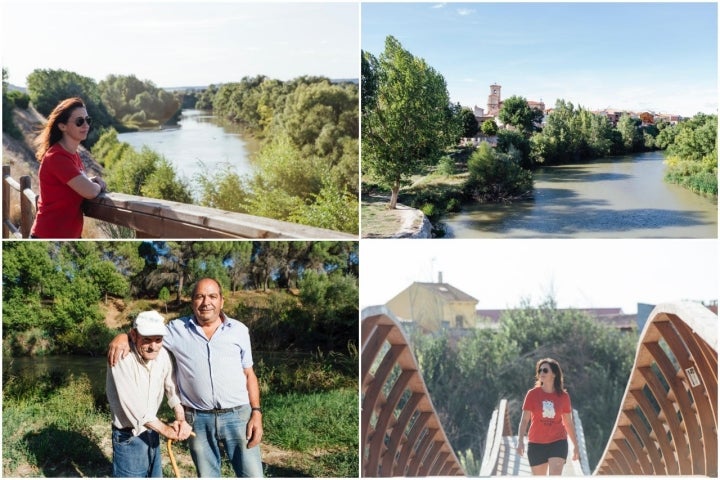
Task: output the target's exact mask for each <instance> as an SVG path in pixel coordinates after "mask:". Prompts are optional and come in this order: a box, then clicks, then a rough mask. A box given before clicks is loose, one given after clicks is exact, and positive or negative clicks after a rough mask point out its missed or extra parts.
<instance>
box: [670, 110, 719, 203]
mask: <svg viewBox="0 0 720 480" xmlns="http://www.w3.org/2000/svg"><path fill="white" fill-rule="evenodd" d="M717 124H718V120H717V115H705V114H698V115H695V116H694V117H693V118H691V119H690V120H687V121H685V122H681V123H679V124H678V125H676V126H673V127H672V128H668V129H666V130H665V131H663V132H662V134H661V135H660V137H659V138H658V142H659V143H660V144H661V145H663V146H665V147H666V148H667V150H666V154H667V160H666V163H667V166H668V168H667V172H666V174H665V179H666V180H667V181H668V182H671V183H677V184H678V185H682V186H683V187H685V188H687V189H689V190H692V191H693V192H696V193H702V194H706V195H713V196H715V197H717V194H718V150H717Z"/></svg>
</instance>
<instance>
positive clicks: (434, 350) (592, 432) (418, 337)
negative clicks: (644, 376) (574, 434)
mask: <svg viewBox="0 0 720 480" xmlns="http://www.w3.org/2000/svg"><path fill="white" fill-rule="evenodd" d="M411 339H412V343H413V350H414V352H415V354H416V356H417V358H418V363H419V366H420V369H421V371H422V375H423V378H424V380H425V382H426V384H427V387H428V391H429V392H430V396H431V397H432V399H433V404H434V405H435V406H436V407H437V410H438V413H439V415H440V417H441V418H443V428H444V429H445V432H446V433H447V435H448V439H449V440H450V443H451V444H452V445H453V447H454V448H455V449H456V451H457V452H458V453H459V456H460V457H461V458H466V457H467V458H470V459H471V458H475V459H480V458H482V456H483V452H484V451H485V440H486V438H487V430H488V425H489V423H490V420H491V418H490V417H491V415H490V414H491V412H492V411H493V410H494V409H495V408H497V406H498V403H499V402H500V400H501V399H503V398H505V399H507V400H508V409H509V412H510V422H511V425H514V426H515V427H516V426H517V425H518V424H519V421H520V414H521V409H522V402H523V399H524V397H525V393H526V392H527V390H529V389H530V388H532V387H533V386H534V370H535V362H537V360H539V359H540V358H544V357H551V358H554V359H556V360H558V361H559V362H560V365H561V367H562V369H563V375H564V378H565V387H566V388H567V390H568V393H569V394H570V397H571V400H572V405H573V408H574V409H576V410H578V413H579V414H580V419H581V421H582V426H583V429H584V431H585V440H586V442H587V453H588V460H589V464H590V469H591V470H592V469H593V468H594V466H595V464H597V462H598V461H599V459H600V457H601V455H602V453H603V449H604V448H605V445H606V444H607V441H608V435H609V434H610V432H611V430H612V427H613V424H614V422H615V418H616V416H617V411H618V406H619V405H620V401H621V400H622V396H623V394H624V392H625V386H626V384H627V380H628V378H629V375H630V371H631V368H632V364H633V359H634V353H635V346H636V343H637V334H636V333H635V332H622V331H620V330H617V329H615V328H611V327H606V326H604V325H600V324H598V323H597V322H596V321H595V320H593V319H591V318H590V317H588V316H587V315H586V314H585V313H583V312H579V311H574V310H564V309H558V308H557V307H556V305H555V302H554V301H553V300H552V299H548V300H546V301H545V302H544V303H542V304H541V305H539V306H532V305H530V304H529V303H525V304H523V305H521V306H520V307H518V308H517V309H513V310H508V311H507V312H506V313H505V314H504V315H503V317H501V319H500V323H499V328H498V329H497V330H495V329H482V330H477V331H475V332H470V333H469V334H468V335H467V336H464V337H461V338H460V340H457V339H453V338H451V337H450V336H449V335H448V334H447V332H444V333H442V334H439V335H438V336H430V335H424V334H421V333H420V332H415V333H412V334H411ZM478 352H483V353H482V355H479V354H478ZM598 392H602V393H600V394H599V393H598ZM469 399H472V401H469ZM466 463H467V464H468V465H470V464H472V463H474V462H472V461H468V462H466ZM467 474H468V475H470V476H473V475H477V474H478V472H477V471H468V472H467Z"/></svg>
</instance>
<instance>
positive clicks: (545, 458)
mask: <svg viewBox="0 0 720 480" xmlns="http://www.w3.org/2000/svg"><path fill="white" fill-rule="evenodd" d="M535 371H536V374H535V387H534V388H532V389H530V390H528V392H527V394H526V395H525V401H524V402H523V407H522V410H523V412H522V417H521V418H520V427H519V428H518V443H517V453H518V455H520V456H522V455H524V453H525V435H526V434H527V436H528V448H527V455H528V461H529V462H530V468H531V469H532V473H533V475H548V474H550V475H561V474H562V471H563V466H564V465H565V460H566V459H567V456H568V441H567V437H568V435H570V439H571V440H572V443H573V456H572V459H573V460H578V459H579V458H580V454H579V453H578V450H577V435H576V434H575V424H574V423H573V417H572V407H571V405H570V395H568V393H567V391H565V387H564V386H563V375H562V370H561V369H560V364H558V362H557V361H555V360H553V359H552V358H543V359H541V360H539V361H538V362H537V364H536V369H535ZM528 423H529V424H530V430H529V431H528Z"/></svg>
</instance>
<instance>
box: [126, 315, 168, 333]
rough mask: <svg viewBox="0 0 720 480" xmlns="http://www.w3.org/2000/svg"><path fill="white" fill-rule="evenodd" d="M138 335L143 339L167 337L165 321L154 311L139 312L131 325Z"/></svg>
mask: <svg viewBox="0 0 720 480" xmlns="http://www.w3.org/2000/svg"><path fill="white" fill-rule="evenodd" d="M133 327H135V328H136V329H137V331H138V333H139V334H140V335H142V336H143V337H154V336H156V335H167V334H168V329H167V327H166V326H165V319H164V318H163V316H162V315H160V314H159V313H158V312H156V311H155V310H148V311H147V312H140V313H138V316H137V317H136V318H135V322H134V323H133Z"/></svg>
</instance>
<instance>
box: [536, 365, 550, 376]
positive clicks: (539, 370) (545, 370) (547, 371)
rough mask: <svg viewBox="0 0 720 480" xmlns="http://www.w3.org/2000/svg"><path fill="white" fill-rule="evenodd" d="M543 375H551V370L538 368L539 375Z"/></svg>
mask: <svg viewBox="0 0 720 480" xmlns="http://www.w3.org/2000/svg"><path fill="white" fill-rule="evenodd" d="M541 373H550V369H549V368H547V367H543V368H538V375H539V374H541Z"/></svg>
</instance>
